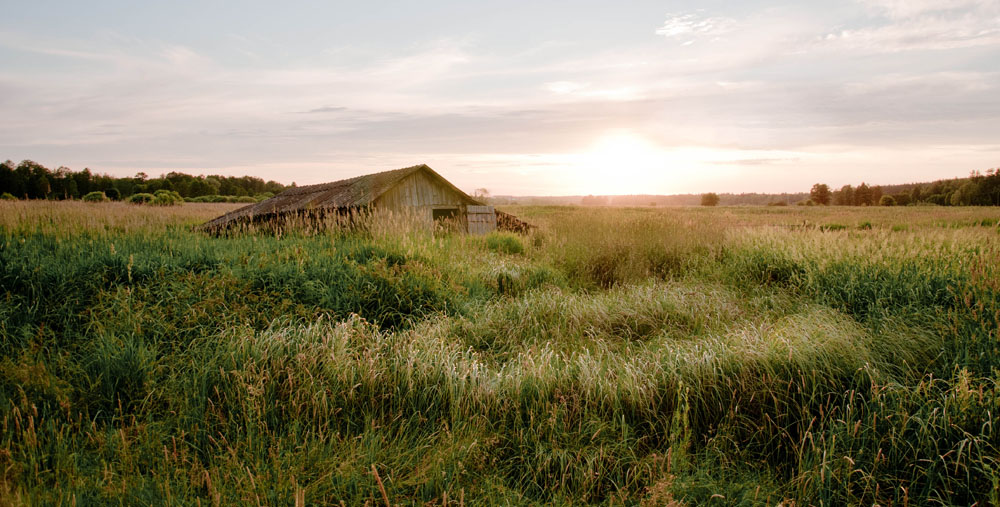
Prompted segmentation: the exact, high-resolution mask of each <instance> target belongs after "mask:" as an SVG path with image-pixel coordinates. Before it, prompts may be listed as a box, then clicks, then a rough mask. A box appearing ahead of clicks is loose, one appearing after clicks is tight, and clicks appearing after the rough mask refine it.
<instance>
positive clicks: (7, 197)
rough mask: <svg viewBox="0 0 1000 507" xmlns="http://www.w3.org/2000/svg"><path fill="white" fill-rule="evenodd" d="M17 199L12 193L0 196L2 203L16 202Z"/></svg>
mask: <svg viewBox="0 0 1000 507" xmlns="http://www.w3.org/2000/svg"><path fill="white" fill-rule="evenodd" d="M16 200H17V197H14V195H13V194H11V193H10V192H4V193H3V194H0V201H16Z"/></svg>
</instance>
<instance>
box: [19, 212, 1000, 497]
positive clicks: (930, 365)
mask: <svg viewBox="0 0 1000 507" xmlns="http://www.w3.org/2000/svg"><path fill="white" fill-rule="evenodd" d="M121 208H122V206H119V205H116V204H113V203H110V204H81V203H27V204H26V203H10V204H6V203H0V211H2V213H0V217H2V218H0V290H2V293H0V345H2V347H0V471H2V472H0V498H3V499H4V501H6V502H9V503H14V504H18V503H24V504H38V503H43V504H44V503H60V504H61V503H74V502H75V503H77V504H81V503H82V504H88V503H90V504H104V503H112V502H121V503H130V504H161V503H185V504H187V503H205V504H209V503H211V504H237V503H240V504H242V503H250V504H281V503H286V504H287V503H293V502H296V501H297V499H304V501H305V502H308V503H316V504H339V503H341V502H343V503H344V504H347V505H356V504H364V503H370V504H382V503H384V501H383V496H382V489H384V491H385V495H386V496H387V497H388V498H389V500H390V502H391V503H398V504H410V503H435V504H458V503H469V504H483V503H487V504H525V503H529V504H530V503H545V504H570V503H597V502H604V503H619V502H621V503H630V504H634V503H647V504H654V505H655V504H673V505H677V504H690V505H701V504H712V503H722V504H751V505H759V504H770V505H773V504H777V503H779V502H783V501H784V502H786V503H788V501H794V502H795V503H797V504H815V505H842V504H875V503H878V504H881V505H888V504H893V505H929V504H947V505H952V504H972V503H975V502H979V503H980V504H997V503H1000V468H998V467H1000V463H998V462H997V456H998V455H1000V435H998V434H997V432H996V430H995V429H994V426H995V423H996V420H995V419H996V414H997V413H998V409H1000V386H998V385H997V381H996V377H997V370H996V368H997V365H998V358H997V349H998V342H997V339H998V337H997V334H996V329H997V328H998V323H1000V304H998V303H1000V302H998V297H997V294H998V292H1000V281H998V280H1000V273H997V267H996V266H997V260H1000V244H998V240H1000V235H998V234H997V231H996V230H994V229H993V228H991V227H984V226H982V225H980V224H981V223H982V221H983V220H987V219H990V218H991V216H990V213H991V211H990V210H974V211H970V210H963V209H948V210H937V209H933V208H918V209H893V210H891V211H883V210H848V211H845V210H836V211H830V210H817V209H813V208H809V209H784V210H777V209H771V208H768V209H762V208H746V209H742V208H730V209H726V208H721V209H717V210H703V209H676V210H673V209H668V210H628V209H622V210H618V209H615V210H610V209H602V210H590V209H577V208H522V209H518V210H515V212H516V213H517V214H519V215H521V216H523V217H524V218H527V219H528V220H529V221H531V222H532V223H535V224H538V225H539V226H540V227H539V228H538V229H537V230H534V231H533V232H532V233H531V234H529V235H528V236H523V237H514V236H504V235H498V236H489V237H485V238H479V237H469V236H464V235H458V234H450V233H446V232H438V233H433V232H430V231H427V230H426V229H423V228H420V227H412V226H411V225H408V224H410V222H409V221H408V220H407V219H402V218H399V217H388V218H387V217H381V218H373V219H372V221H371V222H366V225H365V226H364V227H360V228H355V229H353V230H351V231H347V232H343V231H337V230H332V229H330V228H328V227H327V228H321V227H316V228H313V229H311V230H305V231H303V230H302V229H298V230H296V231H291V232H289V231H285V230H283V231H281V233H280V234H275V233H274V231H270V232H263V231H256V232H255V231H253V230H245V231H240V232H239V233H237V234H233V235H230V236H226V237H213V236H209V235H205V234H202V233H198V232H194V231H193V230H192V229H191V226H193V225H196V224H198V223H200V222H202V221H203V220H205V219H208V218H211V217H213V216H215V215H217V214H221V212H222V211H224V210H226V209H229V208H227V207H225V205H211V204H198V205H191V204H185V205H184V206H180V207H175V208H167V209H157V210H147V209H143V208H135V209H136V211H135V214H134V215H122V214H121V211H122V209H121ZM127 209H130V210H131V209H132V208H127ZM865 221H870V222H871V223H872V227H871V228H870V229H859V228H857V227H855V226H852V227H845V228H843V229H832V228H829V227H826V228H824V227H822V225H823V224H829V223H838V224H855V225H856V224H859V223H862V222H865ZM898 223H906V224H908V227H907V228H906V230H893V225H895V224H898ZM942 224H949V225H947V226H942ZM373 470H375V472H374V473H373ZM376 473H377V475H376ZM380 483H381V487H380Z"/></svg>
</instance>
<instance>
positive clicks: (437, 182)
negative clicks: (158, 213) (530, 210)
mask: <svg viewBox="0 0 1000 507" xmlns="http://www.w3.org/2000/svg"><path fill="white" fill-rule="evenodd" d="M373 209H375V210H391V211H398V212H407V213H413V214H415V215H416V216H417V217H419V218H421V219H425V220H426V223H427V224H428V225H433V224H435V223H448V224H450V225H451V226H452V227H456V228H458V229H459V230H462V231H466V232H469V233H471V234H485V233H488V232H490V231H493V230H495V229H497V218H498V214H499V216H500V223H501V228H502V229H510V230H518V229H520V230H527V228H528V227H530V226H529V225H528V224H526V223H524V222H521V221H520V220H517V219H516V218H514V217H513V216H511V215H508V214H505V213H502V212H498V211H496V210H495V209H494V208H493V206H489V205H487V204H485V203H482V202H479V201H477V200H476V199H473V198H472V197H470V196H469V195H468V194H466V193H465V192H462V191H461V190H459V189H458V188H457V187H455V185H452V184H451V183H450V182H448V180H446V179H444V177H442V176H441V175H440V174H438V173H437V172H435V171H434V170H433V169H431V168H430V167H428V166H427V165H424V164H421V165H416V166H413V167H406V168H403V169H396V170H392V171H384V172H380V173H375V174H367V175H364V176H357V177H355V178H349V179H346V180H340V181H334V182H332V183H321V184H318V185H308V186H303V187H294V188H290V189H288V190H286V191H284V192H282V193H280V194H278V195H276V196H274V197H272V198H270V199H267V200H265V201H261V202H259V203H256V204H251V205H249V206H246V207H243V208H240V209H237V210H235V211H231V212H229V213H226V214H225V215H222V216H220V217H218V218H215V219H213V220H210V221H208V222H207V223H205V224H204V225H203V226H202V229H204V230H207V231H211V232H219V231H223V230H226V229H229V228H231V227H233V226H236V225H239V224H247V223H265V222H268V221H272V220H275V219H277V218H279V217H284V216H317V215H318V216H323V215H326V214H331V213H336V214H340V215H346V214H349V213H350V212H354V211H361V210H373Z"/></svg>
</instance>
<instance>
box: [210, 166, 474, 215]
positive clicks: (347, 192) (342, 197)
mask: <svg viewBox="0 0 1000 507" xmlns="http://www.w3.org/2000/svg"><path fill="white" fill-rule="evenodd" d="M417 171H426V172H427V174H428V175H430V176H431V177H434V178H437V179H439V180H441V181H442V182H444V183H445V184H446V185H447V186H448V187H450V188H452V189H453V190H454V191H455V192H457V193H458V194H459V195H461V196H463V197H464V198H466V199H468V201H469V204H481V203H479V202H478V201H476V200H475V199H473V198H471V197H469V196H468V195H467V194H466V193H465V192H462V191H461V190H459V189H458V188H456V187H455V186H454V185H452V184H451V183H449V182H448V180H446V179H444V178H443V177H442V176H441V175H440V174H438V173H436V172H434V170H433V169H431V168H430V167H428V166H427V165H426V164H421V165H415V166H413V167H405V168H403V169H395V170H392V171H384V172H380V173H375V174H366V175H364V176H357V177H354V178H349V179H346V180H340V181H334V182H332V183H320V184H318V185H307V186H304V187H295V188H290V189H288V190H285V191H284V192H282V193H280V194H278V195H276V196H274V197H272V198H270V199H267V200H265V201H261V202H258V203H256V204H251V205H249V206H245V207H242V208H240V209H237V210H234V211H230V212H229V213H226V214H225V215H222V216H221V217H218V218H216V219H213V220H210V221H208V222H206V223H205V224H204V225H203V226H202V228H203V229H217V228H223V227H227V226H229V225H231V224H232V223H235V222H242V221H250V220H257V219H262V218H266V217H268V216H278V215H284V214H289V213H296V212H306V211H318V210H334V209H343V208H355V207H362V206H368V205H370V204H372V203H373V202H375V200H376V199H378V198H379V196H381V195H382V194H384V193H385V192H386V191H388V190H389V189H390V188H392V187H393V186H395V185H396V184H397V183H399V182H400V181H401V180H402V179H403V178H406V177H407V176H409V175H411V174H413V173H415V172H417Z"/></svg>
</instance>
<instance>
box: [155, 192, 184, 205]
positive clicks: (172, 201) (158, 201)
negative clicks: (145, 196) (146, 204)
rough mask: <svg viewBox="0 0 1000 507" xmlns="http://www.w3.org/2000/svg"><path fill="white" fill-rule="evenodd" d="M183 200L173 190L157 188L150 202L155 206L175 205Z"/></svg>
mask: <svg viewBox="0 0 1000 507" xmlns="http://www.w3.org/2000/svg"><path fill="white" fill-rule="evenodd" d="M183 202H184V199H183V198H182V197H181V195H180V194H178V193H177V192H175V191H173V190H157V191H156V193H155V194H153V201H152V203H151V204H154V205H156V206H177V205H179V204H181V203H183Z"/></svg>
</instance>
